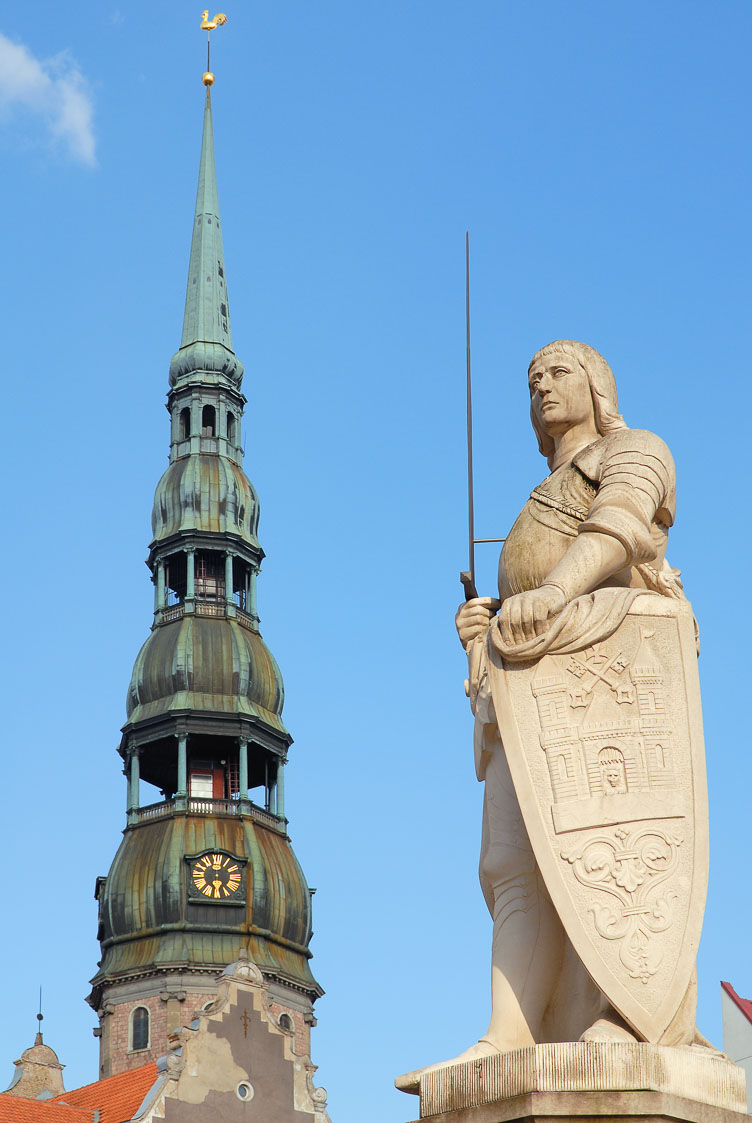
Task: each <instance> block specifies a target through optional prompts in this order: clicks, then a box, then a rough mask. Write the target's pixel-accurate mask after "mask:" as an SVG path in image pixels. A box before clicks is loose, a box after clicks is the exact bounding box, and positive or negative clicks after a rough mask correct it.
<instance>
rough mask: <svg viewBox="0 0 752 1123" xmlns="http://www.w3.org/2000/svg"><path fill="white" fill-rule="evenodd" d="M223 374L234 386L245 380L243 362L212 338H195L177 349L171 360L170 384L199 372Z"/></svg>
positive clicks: (172, 384) (173, 384) (175, 383)
mask: <svg viewBox="0 0 752 1123" xmlns="http://www.w3.org/2000/svg"><path fill="white" fill-rule="evenodd" d="M199 372H200V373H201V374H204V375H206V374H208V375H212V374H213V375H223V376H224V377H225V378H229V380H230V382H231V383H232V385H233V386H236V387H239V386H240V383H241V382H242V381H243V364H242V363H241V361H240V359H239V358H238V357H237V355H236V354H235V352H234V351H231V350H230V348H229V347H225V346H224V344H222V343H216V342H214V341H212V340H203V339H199V340H195V341H194V342H193V343H188V344H186V346H185V347H181V348H180V350H179V351H176V352H175V354H174V355H173V356H172V359H171V360H170V386H175V385H177V383H178V382H180V381H186V380H187V379H190V378H191V377H193V376H195V375H196V374H197V373H199Z"/></svg>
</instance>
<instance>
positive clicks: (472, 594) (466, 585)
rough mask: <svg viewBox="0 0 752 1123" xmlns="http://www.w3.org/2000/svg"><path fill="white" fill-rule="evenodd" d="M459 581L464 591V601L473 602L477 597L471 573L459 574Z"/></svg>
mask: <svg viewBox="0 0 752 1123" xmlns="http://www.w3.org/2000/svg"><path fill="white" fill-rule="evenodd" d="M460 581H461V583H462V588H463V589H464V590H465V600H475V598H476V597H477V596H478V590H477V589H476V588H475V581H474V580H473V575H472V573H469V572H468V571H464V572H462V573H460Z"/></svg>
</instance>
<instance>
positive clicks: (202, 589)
mask: <svg viewBox="0 0 752 1123" xmlns="http://www.w3.org/2000/svg"><path fill="white" fill-rule="evenodd" d="M195 575H196V597H197V598H198V599H199V600H205V601H210V602H212V603H214V604H217V603H219V602H220V601H223V600H224V599H225V559H224V557H223V556H222V554H219V553H216V552H214V551H209V550H198V551H197V552H196V568H195Z"/></svg>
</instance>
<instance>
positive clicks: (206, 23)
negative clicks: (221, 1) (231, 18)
mask: <svg viewBox="0 0 752 1123" xmlns="http://www.w3.org/2000/svg"><path fill="white" fill-rule="evenodd" d="M223 23H227V16H226V15H225V13H224V12H217V14H216V16H215V17H214V19H209V9H208V8H207V9H206V10H205V11H203V12H202V13H201V30H202V31H213V30H214V28H215V27H221V26H222V24H223Z"/></svg>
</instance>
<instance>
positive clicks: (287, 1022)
mask: <svg viewBox="0 0 752 1123" xmlns="http://www.w3.org/2000/svg"><path fill="white" fill-rule="evenodd" d="M279 1025H280V1029H286V1030H287V1032H288V1033H291V1032H292V1018H291V1017H290V1015H289V1014H280V1015H279Z"/></svg>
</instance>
